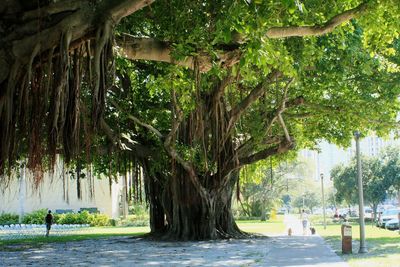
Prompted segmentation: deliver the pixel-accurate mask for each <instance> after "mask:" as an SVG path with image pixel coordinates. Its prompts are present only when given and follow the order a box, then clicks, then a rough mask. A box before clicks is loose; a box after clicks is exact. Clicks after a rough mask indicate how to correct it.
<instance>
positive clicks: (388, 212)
mask: <svg viewBox="0 0 400 267" xmlns="http://www.w3.org/2000/svg"><path fill="white" fill-rule="evenodd" d="M399 212H400V210H385V211H384V212H383V214H382V215H396V214H398V213H399Z"/></svg>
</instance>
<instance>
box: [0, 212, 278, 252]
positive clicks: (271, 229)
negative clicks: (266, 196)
mask: <svg viewBox="0 0 400 267" xmlns="http://www.w3.org/2000/svg"><path fill="white" fill-rule="evenodd" d="M237 223H238V225H239V227H240V229H242V230H243V231H246V232H249V233H263V234H268V233H281V232H283V231H284V229H285V226H284V224H283V216H280V215H278V216H277V218H276V219H274V220H267V221H266V222H261V221H254V220H251V221H250V220H247V221H246V220H241V221H237ZM148 232H150V228H149V227H147V226H143V227H90V228H87V229H83V230H80V231H79V232H78V233H71V234H68V235H62V236H56V235H51V232H50V237H44V236H38V237H32V238H22V239H11V240H0V250H20V249H26V248H30V247H40V246H42V245H43V244H45V243H50V242H60V243H64V242H71V241H81V240H87V239H99V238H107V237H113V236H140V235H143V234H145V233H148Z"/></svg>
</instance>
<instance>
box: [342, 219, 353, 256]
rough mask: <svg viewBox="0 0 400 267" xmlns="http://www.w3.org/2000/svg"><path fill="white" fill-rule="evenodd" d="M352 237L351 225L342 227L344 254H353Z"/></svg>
mask: <svg viewBox="0 0 400 267" xmlns="http://www.w3.org/2000/svg"><path fill="white" fill-rule="evenodd" d="M351 241H352V235H351V225H347V224H343V225H342V253H343V254H349V253H352V252H353V251H352V244H351Z"/></svg>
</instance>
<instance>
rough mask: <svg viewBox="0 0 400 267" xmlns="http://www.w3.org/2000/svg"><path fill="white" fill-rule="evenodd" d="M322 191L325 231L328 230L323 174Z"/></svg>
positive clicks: (322, 175) (322, 177)
mask: <svg viewBox="0 0 400 267" xmlns="http://www.w3.org/2000/svg"><path fill="white" fill-rule="evenodd" d="M320 176H321V190H322V212H323V214H324V229H326V213H325V193H324V174H323V173H321V174H320Z"/></svg>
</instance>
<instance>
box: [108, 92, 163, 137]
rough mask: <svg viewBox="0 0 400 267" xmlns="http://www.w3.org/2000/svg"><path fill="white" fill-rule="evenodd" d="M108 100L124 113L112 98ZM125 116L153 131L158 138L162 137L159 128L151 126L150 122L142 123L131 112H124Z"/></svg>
mask: <svg viewBox="0 0 400 267" xmlns="http://www.w3.org/2000/svg"><path fill="white" fill-rule="evenodd" d="M109 101H110V102H111V104H112V105H113V106H114V107H115V108H116V109H118V110H119V111H121V112H123V113H125V111H124V110H123V109H122V108H121V107H120V106H119V105H118V104H117V103H116V102H115V101H114V100H113V99H109ZM125 115H126V116H128V119H130V120H132V121H134V122H135V123H137V124H139V125H141V126H143V127H144V128H146V129H147V130H149V131H151V132H153V133H154V134H155V135H156V136H157V137H158V138H160V139H163V137H164V136H163V135H162V134H161V133H160V131H159V130H157V129H156V128H154V127H153V126H151V125H150V124H147V123H144V122H142V121H140V120H139V119H138V118H136V117H135V116H133V115H132V114H125Z"/></svg>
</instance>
